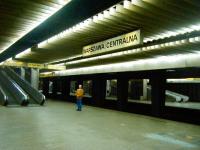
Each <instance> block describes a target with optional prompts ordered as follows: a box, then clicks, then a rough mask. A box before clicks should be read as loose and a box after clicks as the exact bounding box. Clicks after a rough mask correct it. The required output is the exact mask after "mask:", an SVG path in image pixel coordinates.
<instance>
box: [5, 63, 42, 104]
mask: <svg viewBox="0 0 200 150" xmlns="http://www.w3.org/2000/svg"><path fill="white" fill-rule="evenodd" d="M3 70H4V71H5V72H6V73H7V74H8V75H9V76H10V77H11V78H12V79H13V80H14V81H15V82H16V83H17V84H18V85H19V86H20V87H21V88H22V89H23V90H24V91H25V92H26V93H27V94H28V96H29V105H30V104H39V105H43V104H44V102H45V96H44V95H43V94H42V93H40V92H39V91H38V90H36V89H35V88H33V87H32V86H31V85H30V84H29V83H28V82H27V81H26V80H24V79H22V78H21V77H20V76H19V75H18V74H17V73H15V72H14V71H13V70H12V69H11V68H9V67H5V68H4V69H3Z"/></svg>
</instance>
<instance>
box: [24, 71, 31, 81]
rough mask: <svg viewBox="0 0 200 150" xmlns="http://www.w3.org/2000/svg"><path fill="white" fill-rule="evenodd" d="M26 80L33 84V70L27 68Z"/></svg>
mask: <svg viewBox="0 0 200 150" xmlns="http://www.w3.org/2000/svg"><path fill="white" fill-rule="evenodd" d="M25 80H26V81H27V82H28V83H30V84H31V68H25Z"/></svg>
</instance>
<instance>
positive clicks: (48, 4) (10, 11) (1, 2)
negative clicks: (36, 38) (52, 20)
mask: <svg viewBox="0 0 200 150" xmlns="http://www.w3.org/2000/svg"><path fill="white" fill-rule="evenodd" d="M68 2H69V0H20V1H16V0H0V53H1V52H2V51H4V50H6V49H7V48H8V47H10V46H11V45H12V44H14V43H15V41H17V40H19V39H20V38H22V37H23V36H24V35H26V34H27V33H28V32H30V31H31V30H32V29H34V28H35V27H37V26H38V25H39V24H40V23H42V22H43V21H44V20H46V19H47V18H48V17H50V16H51V15H52V14H54V13H55V12H56V11H58V10H59V9H60V8H62V7H63V6H64V5H66V4H67V3H68Z"/></svg>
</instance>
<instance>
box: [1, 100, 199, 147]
mask: <svg viewBox="0 0 200 150" xmlns="http://www.w3.org/2000/svg"><path fill="white" fill-rule="evenodd" d="M169 149H171V150H186V149H188V150H199V149H200V126H196V125H191V124H186V123H180V122H175V121H169V120H162V119H157V118H152V117H148V116H142V115H136V114H131V113H124V112H118V111H113V110H106V109H101V108H95V107H90V106H85V107H84V109H83V111H82V112H77V111H75V106H74V104H72V103H66V102H56V101H48V102H47V104H46V106H44V107H17V108H6V107H1V106H0V150H169Z"/></svg>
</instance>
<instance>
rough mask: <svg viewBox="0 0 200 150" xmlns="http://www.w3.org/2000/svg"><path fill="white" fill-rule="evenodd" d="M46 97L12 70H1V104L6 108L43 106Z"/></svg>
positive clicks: (6, 68) (5, 68)
mask: <svg viewBox="0 0 200 150" xmlns="http://www.w3.org/2000/svg"><path fill="white" fill-rule="evenodd" d="M44 102H45V96H44V95H43V94H41V93H40V92H39V91H38V90H36V89H34V88H33V87H32V86H31V85H30V84H29V83H28V82H27V81H25V80H23V79H22V78H21V77H20V76H19V75H18V74H16V73H15V72H14V71H13V70H12V69H11V68H8V67H4V68H0V103H1V105H4V106H17V105H18V106H19V105H22V106H27V105H29V106H35V105H36V106H38V105H43V104H44Z"/></svg>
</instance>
